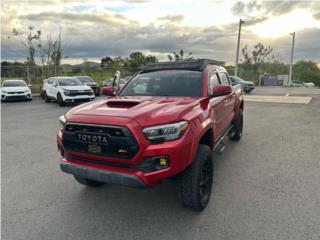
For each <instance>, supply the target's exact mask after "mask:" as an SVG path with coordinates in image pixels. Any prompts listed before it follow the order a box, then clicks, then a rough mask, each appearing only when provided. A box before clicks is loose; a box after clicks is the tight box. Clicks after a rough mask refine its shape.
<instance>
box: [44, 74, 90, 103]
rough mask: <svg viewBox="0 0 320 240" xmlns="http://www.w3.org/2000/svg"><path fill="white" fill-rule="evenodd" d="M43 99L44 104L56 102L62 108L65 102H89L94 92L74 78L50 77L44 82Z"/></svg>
mask: <svg viewBox="0 0 320 240" xmlns="http://www.w3.org/2000/svg"><path fill="white" fill-rule="evenodd" d="M43 98H44V100H45V101H46V102H49V101H50V100H51V99H53V100H56V101H57V102H58V103H59V105H60V106H64V105H65V104H66V103H67V102H83V101H91V100H93V99H94V92H93V91H92V89H91V88H90V87H88V86H86V85H84V84H83V83H82V82H81V81H80V80H79V79H77V78H75V77H52V78H48V79H47V81H45V84H44V86H43Z"/></svg>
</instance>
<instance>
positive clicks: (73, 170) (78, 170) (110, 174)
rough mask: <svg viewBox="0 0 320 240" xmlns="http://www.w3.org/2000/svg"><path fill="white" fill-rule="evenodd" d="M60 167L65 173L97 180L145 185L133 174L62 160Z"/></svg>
mask: <svg viewBox="0 0 320 240" xmlns="http://www.w3.org/2000/svg"><path fill="white" fill-rule="evenodd" d="M60 169H61V170H62V171H63V172H65V173H69V174H72V175H74V176H78V177H82V178H88V179H92V180H96V181H99V182H104V183H114V184H121V185H125V186H129V187H146V185H145V184H144V183H143V181H141V179H140V178H139V177H137V176H136V175H133V174H127V173H121V172H114V171H108V170H103V169H98V168H92V167H85V166H80V165H76V164H72V163H68V162H64V161H62V162H61V163H60Z"/></svg>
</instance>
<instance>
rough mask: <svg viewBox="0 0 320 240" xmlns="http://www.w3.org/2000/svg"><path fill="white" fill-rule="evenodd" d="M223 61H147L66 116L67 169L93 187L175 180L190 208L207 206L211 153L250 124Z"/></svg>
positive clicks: (62, 142) (63, 146) (63, 147)
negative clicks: (220, 63) (120, 85)
mask: <svg viewBox="0 0 320 240" xmlns="http://www.w3.org/2000/svg"><path fill="white" fill-rule="evenodd" d="M216 64H218V62H217V61H213V60H204V59H200V60H195V61H181V62H170V63H156V64H152V65H147V66H145V67H144V69H143V70H141V71H140V72H139V73H138V74H137V75H136V76H135V77H133V78H132V79H131V80H130V81H129V82H128V83H127V84H126V85H125V86H124V87H123V88H122V89H121V90H120V91H118V92H116V90H115V91H113V92H116V94H115V96H112V97H110V98H105V99H101V100H98V101H95V102H94V103H88V104H86V105H85V106H78V107H75V108H73V109H71V110H70V111H69V112H67V113H66V114H65V115H62V116H61V117H60V118H59V120H60V122H61V124H62V127H61V129H60V130H59V131H58V134H57V146H58V149H59V151H60V154H61V161H60V168H61V170H62V171H64V172H66V173H69V174H72V175H73V176H74V177H75V179H76V180H77V181H78V182H79V183H81V184H84V185H87V186H100V185H103V184H104V183H113V184H122V185H127V186H132V187H153V186H155V185H157V183H160V182H161V181H163V180H165V179H168V178H174V179H176V181H177V183H178V186H179V187H178V191H179V197H180V199H181V201H182V203H183V205H184V206H186V207H187V208H191V209H194V210H197V211H200V210H202V209H204V208H205V207H206V206H207V204H208V202H209V199H210V195H211V187H212V180H213V160H212V152H213V151H218V152H222V151H223V149H224V143H223V140H224V138H225V137H226V136H228V137H229V138H230V139H231V140H235V141H238V140H240V139H241V136H242V127H243V106H244V102H243V95H242V90H241V87H240V85H237V86H234V87H233V86H232V85H231V82H230V79H229V75H228V73H227V71H226V70H225V69H224V68H222V67H219V66H217V65H216ZM119 79H120V76H116V79H115V80H116V81H119ZM140 85H143V87H140ZM137 89H138V90H137ZM142 89H144V90H143V92H142Z"/></svg>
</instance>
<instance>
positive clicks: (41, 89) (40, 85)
mask: <svg viewBox="0 0 320 240" xmlns="http://www.w3.org/2000/svg"><path fill="white" fill-rule="evenodd" d="M46 81H47V79H43V80H42V81H40V84H39V94H40V97H42V98H43V87H44V84H45V82H46Z"/></svg>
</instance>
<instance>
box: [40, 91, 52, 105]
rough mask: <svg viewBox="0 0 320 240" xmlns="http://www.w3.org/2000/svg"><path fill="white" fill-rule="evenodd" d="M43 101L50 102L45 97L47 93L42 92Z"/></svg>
mask: <svg viewBox="0 0 320 240" xmlns="http://www.w3.org/2000/svg"><path fill="white" fill-rule="evenodd" d="M42 95H43V100H44V101H45V102H46V103H48V102H50V99H49V98H48V95H47V93H46V92H45V91H44V92H43V94H42Z"/></svg>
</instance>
